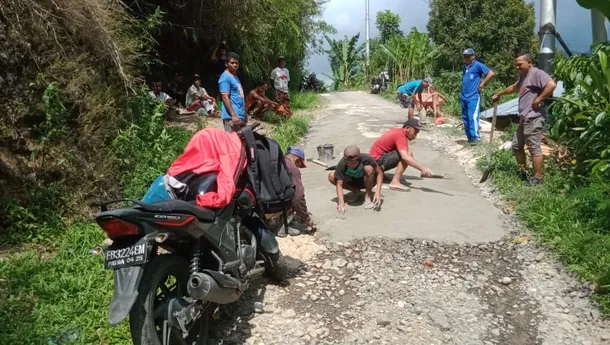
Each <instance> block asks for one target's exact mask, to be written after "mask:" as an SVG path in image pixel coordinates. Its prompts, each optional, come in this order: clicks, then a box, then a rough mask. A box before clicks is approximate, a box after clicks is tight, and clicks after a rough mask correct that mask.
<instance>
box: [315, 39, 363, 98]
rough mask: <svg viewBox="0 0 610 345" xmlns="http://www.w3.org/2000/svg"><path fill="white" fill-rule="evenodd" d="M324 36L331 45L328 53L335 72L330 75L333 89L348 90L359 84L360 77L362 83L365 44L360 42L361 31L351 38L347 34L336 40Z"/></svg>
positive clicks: (331, 66)
mask: <svg viewBox="0 0 610 345" xmlns="http://www.w3.org/2000/svg"><path fill="white" fill-rule="evenodd" d="M324 38H326V41H327V42H328V45H329V46H330V49H328V50H327V51H326V54H327V55H328V62H329V63H330V68H331V69H332V72H333V75H332V76H328V77H329V78H331V79H332V83H333V84H332V89H333V90H335V91H336V90H343V91H347V90H349V89H350V88H351V87H352V86H354V85H358V79H360V80H359V81H360V83H359V84H360V85H361V84H362V78H363V74H362V72H363V69H362V63H363V55H362V52H363V50H364V46H363V45H359V44H358V39H359V38H360V33H358V34H356V35H354V36H352V37H351V38H347V36H345V37H344V38H343V39H342V40H335V39H332V38H330V37H328V36H327V35H325V36H324Z"/></svg>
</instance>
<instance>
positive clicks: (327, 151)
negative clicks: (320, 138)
mask: <svg viewBox="0 0 610 345" xmlns="http://www.w3.org/2000/svg"><path fill="white" fill-rule="evenodd" d="M317 149H318V159H319V160H321V161H322V162H330V161H331V160H333V157H334V152H333V151H334V149H335V146H334V145H333V144H324V145H318V147H317Z"/></svg>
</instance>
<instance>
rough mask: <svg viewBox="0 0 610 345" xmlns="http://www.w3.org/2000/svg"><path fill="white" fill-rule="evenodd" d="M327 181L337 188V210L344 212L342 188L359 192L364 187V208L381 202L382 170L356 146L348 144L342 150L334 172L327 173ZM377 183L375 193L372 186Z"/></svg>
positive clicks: (355, 192)
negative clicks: (341, 156) (341, 155)
mask: <svg viewBox="0 0 610 345" xmlns="http://www.w3.org/2000/svg"><path fill="white" fill-rule="evenodd" d="M328 181H329V182H330V183H332V184H333V185H334V186H336V188H337V211H339V212H341V213H344V212H345V198H344V196H343V189H347V190H349V191H351V192H352V193H354V194H359V193H360V191H361V190H362V189H365V195H364V208H366V209H371V208H375V207H377V206H378V205H379V204H380V203H381V185H382V183H383V171H381V169H380V168H379V166H378V165H377V163H376V162H375V160H374V159H373V157H371V156H370V155H368V154H366V153H364V154H363V153H361V152H360V149H359V148H358V146H348V147H346V148H345V150H344V151H343V158H341V160H340V161H339V163H337V168H336V169H335V171H334V172H331V173H330V174H328ZM375 184H377V188H376V189H375V193H373V187H374V186H375Z"/></svg>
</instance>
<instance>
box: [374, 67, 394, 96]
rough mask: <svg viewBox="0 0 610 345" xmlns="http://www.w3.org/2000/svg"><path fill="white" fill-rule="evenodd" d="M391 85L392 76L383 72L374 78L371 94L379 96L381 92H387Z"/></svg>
mask: <svg viewBox="0 0 610 345" xmlns="http://www.w3.org/2000/svg"><path fill="white" fill-rule="evenodd" d="M389 85H390V74H389V73H388V72H385V71H384V72H381V73H379V76H376V77H373V79H372V80H371V93H372V94H378V93H380V92H386V91H387V90H388V86H389Z"/></svg>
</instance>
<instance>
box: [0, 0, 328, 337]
mask: <svg viewBox="0 0 610 345" xmlns="http://www.w3.org/2000/svg"><path fill="white" fill-rule="evenodd" d="M155 3H156V2H153V1H134V2H122V1H105V2H99V1H93V0H83V1H80V2H79V1H74V0H54V1H48V0H42V1H34V0H24V1H20V2H18V1H13V0H0V45H2V46H3V47H5V48H6V49H5V53H6V54H0V64H1V65H2V66H3V67H4V68H5V70H6V71H10V72H7V73H8V74H5V73H3V75H2V77H4V78H5V79H4V80H1V79H0V83H2V87H0V104H2V105H3V107H2V111H3V116H0V191H1V192H0V194H2V198H0V249H1V250H2V253H1V257H0V292H1V293H2V295H3V296H4V298H2V300H1V301H0V317H1V318H2V319H3V320H5V321H6V323H7V325H6V327H4V328H3V329H2V330H1V331H0V339H2V340H0V342H1V343H7V344H41V343H49V344H51V343H53V342H55V343H65V342H70V343H74V344H129V343H131V342H130V340H129V339H130V338H129V332H128V325H127V323H123V324H121V325H120V326H118V327H115V328H111V327H110V326H109V324H108V321H107V315H108V306H109V303H110V299H111V296H112V293H113V280H112V274H111V272H110V271H104V270H103V262H102V259H101V258H100V257H94V256H91V255H89V253H88V250H89V249H90V248H92V247H94V246H95V245H97V244H99V243H100V242H101V241H102V240H103V239H104V233H103V231H102V230H101V229H100V228H99V227H98V226H97V225H96V224H95V223H92V222H90V221H89V220H90V218H91V215H92V214H94V213H95V212H97V211H98V209H97V208H96V207H95V205H96V204H97V203H98V202H100V201H105V200H109V199H113V198H118V197H123V196H124V197H136V198H139V197H142V195H143V194H144V192H145V190H146V189H147V187H148V186H149V185H150V183H151V182H152V181H153V180H154V179H155V178H156V177H157V176H159V175H161V174H163V173H164V172H165V171H166V169H167V167H168V165H169V164H170V163H171V162H172V160H173V159H175V157H176V156H177V155H179V154H180V153H181V152H182V150H183V149H184V147H185V145H186V143H187V142H188V140H189V139H190V138H191V136H192V134H193V133H191V132H189V131H186V130H183V129H179V128H175V127H166V126H164V122H163V120H164V117H165V115H166V107H165V106H164V105H161V104H158V103H156V102H155V101H153V100H152V99H151V98H150V96H149V95H148V90H147V89H146V88H145V87H143V83H144V81H145V80H146V79H149V81H150V80H152V79H154V80H163V81H164V82H167V81H168V78H166V77H164V75H170V74H171V73H173V72H175V71H179V72H182V73H183V74H184V75H187V76H188V75H192V74H193V73H195V72H197V73H199V74H201V75H202V76H204V77H206V76H210V78H209V79H210V80H211V79H213V77H214V63H213V62H211V61H209V57H210V55H212V53H213V52H214V49H215V47H216V46H217V45H218V44H220V43H221V42H223V41H226V45H227V48H228V50H230V51H235V52H237V53H238V54H239V55H240V56H241V66H242V68H243V71H244V72H245V76H244V78H243V81H244V86H245V87H246V89H248V85H249V83H251V81H252V80H255V79H260V78H262V79H265V80H266V79H268V67H269V66H271V65H274V64H275V61H276V57H277V56H278V55H284V56H286V58H287V60H288V67H289V68H290V69H291V77H292V79H293V80H294V82H292V83H291V87H293V88H296V87H298V85H299V81H300V74H301V73H302V71H301V68H302V63H303V60H304V58H305V56H306V53H307V51H308V49H310V51H312V52H313V51H319V49H320V37H319V34H320V33H324V32H332V28H330V27H328V26H327V25H326V24H325V23H324V22H322V21H319V20H318V15H319V14H320V11H321V7H320V6H321V4H322V3H323V2H320V1H315V0H297V1H292V2H285V1H280V0H273V1H265V2H260V1H238V2H227V1H220V0H214V1H195V2H188V4H186V5H185V6H175V4H173V3H172V4H170V3H168V4H164V5H163V7H159V6H157V5H156V4H155ZM215 17H216V19H215V20H214V21H210V20H209V18H215ZM218 18H223V19H222V20H217V19H218ZM261 23H262V24H261ZM185 51H188V52H189V53H188V54H185ZM176 66H180V68H176ZM182 68H183V69H182ZM7 75H10V77H6V76H7ZM210 80H206V81H205V82H206V83H208V85H205V86H206V87H209V84H210V83H209V82H210ZM212 83H213V81H212ZM213 90H214V88H210V91H212V92H213ZM292 97H293V109H295V110H297V116H295V117H294V118H292V119H290V120H286V121H284V122H282V123H280V124H278V131H277V133H276V137H277V138H278V140H279V141H280V142H281V143H282V145H288V144H292V143H295V142H297V141H298V139H299V137H300V136H302V135H303V134H304V133H305V132H306V130H307V124H308V123H309V117H308V116H306V115H304V112H303V114H300V115H299V112H302V111H303V110H305V109H308V108H310V107H312V106H315V105H316V104H318V99H317V96H316V95H315V94H299V93H293V94H292ZM299 109H301V110H299ZM200 126H203V123H201V124H200ZM92 206H93V207H92ZM71 338H74V339H75V340H73V341H72V340H70V339H71ZM47 339H48V341H47Z"/></svg>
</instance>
